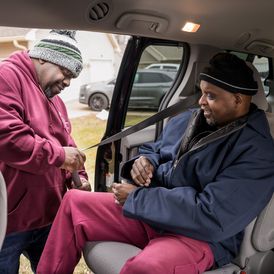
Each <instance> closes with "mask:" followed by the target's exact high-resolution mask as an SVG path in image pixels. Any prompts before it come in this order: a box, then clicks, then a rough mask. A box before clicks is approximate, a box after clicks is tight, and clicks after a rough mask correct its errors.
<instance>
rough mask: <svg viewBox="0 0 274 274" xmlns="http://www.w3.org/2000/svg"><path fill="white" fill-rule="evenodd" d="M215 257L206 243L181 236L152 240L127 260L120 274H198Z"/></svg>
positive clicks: (164, 236)
mask: <svg viewBox="0 0 274 274" xmlns="http://www.w3.org/2000/svg"><path fill="white" fill-rule="evenodd" d="M213 261H214V257H213V254H212V251H211V249H210V247H209V245H208V244H207V243H205V242H201V241H198V240H194V239H190V238H187V237H184V236H180V235H163V236H160V237H157V238H154V239H152V240H151V241H150V242H149V244H148V245H147V246H146V247H145V248H144V250H143V251H142V252H140V253H139V254H138V255H136V256H135V257H133V258H131V259H129V260H128V261H127V263H126V264H125V265H124V267H123V269H122V270H121V272H120V274H139V273H142V274H151V273H153V274H163V273H165V274H198V273H203V272H204V271H205V270H207V269H210V268H211V266H212V265H213Z"/></svg>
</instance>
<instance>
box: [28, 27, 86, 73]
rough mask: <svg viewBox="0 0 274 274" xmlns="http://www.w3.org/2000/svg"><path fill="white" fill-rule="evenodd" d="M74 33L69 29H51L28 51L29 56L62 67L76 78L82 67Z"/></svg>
mask: <svg viewBox="0 0 274 274" xmlns="http://www.w3.org/2000/svg"><path fill="white" fill-rule="evenodd" d="M75 34H76V31H71V30H52V31H51V32H50V34H49V36H48V37H46V38H45V39H42V40H40V41H39V42H38V43H37V44H36V45H35V46H34V48H33V49H31V50H30V51H29V56H30V57H32V58H37V59H42V60H44V61H48V62H51V63H53V64H56V65H58V66H61V67H64V68H66V69H68V70H69V71H71V72H72V74H73V75H74V77H75V78H76V77H77V76H78V75H79V73H80V72H81V70H82V68H83V61H82V56H81V52H80V50H79V49H78V47H77V41H76V40H75Z"/></svg>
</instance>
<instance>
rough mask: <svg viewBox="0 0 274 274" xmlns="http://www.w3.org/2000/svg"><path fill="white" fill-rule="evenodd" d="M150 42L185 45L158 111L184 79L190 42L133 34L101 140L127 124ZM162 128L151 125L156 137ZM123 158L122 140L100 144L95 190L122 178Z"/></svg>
mask: <svg viewBox="0 0 274 274" xmlns="http://www.w3.org/2000/svg"><path fill="white" fill-rule="evenodd" d="M150 45H163V46H164V45H165V46H168V45H169V46H180V47H183V48H184V54H183V58H182V63H181V66H180V68H179V70H178V74H177V78H176V79H175V81H174V83H173V86H172V87H171V90H170V91H169V92H168V93H167V94H166V95H165V96H164V98H163V100H162V102H161V104H160V106H159V111H160V110H161V109H164V108H166V107H167V106H168V102H169V101H170V100H171V98H172V94H173V93H174V92H175V91H176V89H177V88H178V86H179V84H180V82H181V81H180V79H181V78H182V77H183V75H184V74H185V71H186V68H187V63H188V59H189V55H190V52H189V47H188V45H187V44H186V43H182V42H176V41H167V40H161V39H153V38H145V37H137V36H133V37H131V38H130V39H129V40H128V44H127V47H126V49H125V52H124V56H123V59H122V62H121V65H120V69H119V73H118V76H117V80H116V84H115V88H114V91H113V96H112V101H111V104H110V109H109V118H108V121H107V125H106V130H105V133H104V136H103V138H102V140H103V139H106V138H107V137H109V136H111V135H113V134H115V133H117V132H120V131H121V130H122V128H123V127H124V123H125V119H126V114H127V111H128V102H129V98H130V92H131V89H132V86H133V82H134V77H135V74H136V71H137V69H138V65H139V62H140V59H141V56H142V53H143V51H144V49H145V48H146V47H148V46H150ZM117 114H119V115H117ZM161 127H162V123H159V124H158V125H157V126H156V127H153V128H151V127H150V130H151V131H152V132H153V135H154V137H155V136H156V135H158V134H159V132H160V130H159V128H161ZM133 135H134V134H133ZM131 137H132V136H131ZM122 161H123V155H122V154H121V140H119V141H116V142H114V143H113V144H106V145H103V146H99V147H98V149H97V155H96V163H95V178H94V190H95V191H108V190H109V187H108V186H110V183H108V180H110V182H113V181H114V182H118V181H119V180H120V174H119V173H120V164H121V162H122Z"/></svg>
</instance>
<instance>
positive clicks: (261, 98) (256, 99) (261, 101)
mask: <svg viewBox="0 0 274 274" xmlns="http://www.w3.org/2000/svg"><path fill="white" fill-rule="evenodd" d="M246 63H247V65H248V66H249V67H250V68H251V69H252V70H253V78H254V80H255V81H257V84H258V92H257V93H256V94H255V95H254V96H253V97H252V103H254V104H255V105H257V107H258V108H260V109H262V110H264V111H267V109H268V103H267V100H266V96H265V92H264V87H263V84H262V80H261V76H260V74H259V72H258V70H257V69H256V68H255V66H254V65H253V64H252V63H250V62H246Z"/></svg>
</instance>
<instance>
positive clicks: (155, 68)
mask: <svg viewBox="0 0 274 274" xmlns="http://www.w3.org/2000/svg"><path fill="white" fill-rule="evenodd" d="M182 59H183V47H175V46H156V45H155V46H154V45H151V46H149V47H147V48H146V49H145V50H144V52H143V54H142V57H141V60H140V63H139V67H138V70H137V72H136V75H135V78H134V84H133V87H132V90H131V95H130V99H129V109H128V112H127V117H126V123H125V126H126V127H127V126H132V125H134V124H136V123H138V122H139V121H141V120H144V119H146V118H147V117H149V116H151V115H153V114H154V113H156V112H157V111H158V108H159V106H160V104H161V101H162V100H163V97H164V96H165V94H166V93H167V92H168V91H169V90H170V88H171V87H172V85H173V83H174V81H175V79H176V75H177V73H178V69H179V67H180V63H181V61H182Z"/></svg>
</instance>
